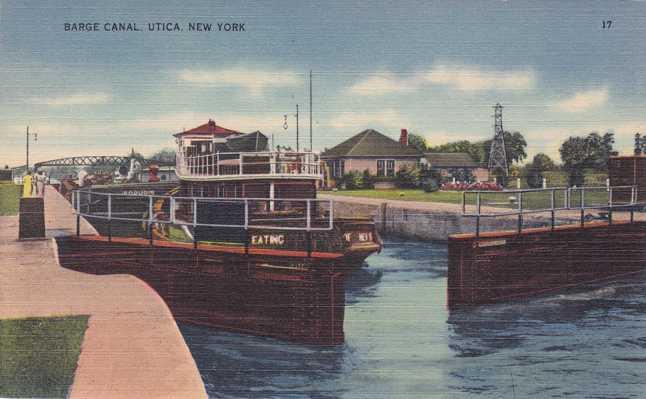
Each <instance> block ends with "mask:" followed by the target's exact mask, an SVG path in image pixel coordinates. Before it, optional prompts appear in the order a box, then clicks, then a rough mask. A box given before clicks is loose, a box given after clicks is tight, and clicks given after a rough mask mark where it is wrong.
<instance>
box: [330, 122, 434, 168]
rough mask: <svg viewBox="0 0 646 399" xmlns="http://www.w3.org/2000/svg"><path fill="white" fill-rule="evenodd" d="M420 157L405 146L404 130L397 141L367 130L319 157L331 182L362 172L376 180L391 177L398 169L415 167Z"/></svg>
mask: <svg viewBox="0 0 646 399" xmlns="http://www.w3.org/2000/svg"><path fill="white" fill-rule="evenodd" d="M421 157H422V153H420V152H419V151H418V150H417V149H416V148H415V147H411V146H409V145H408V131H407V130H406V129H402V130H401V134H400V137H399V141H396V140H393V139H391V138H390V137H388V136H386V135H384V134H383V133H380V132H378V131H376V130H373V129H367V130H364V131H362V132H361V133H359V134H356V135H354V136H352V137H350V138H349V139H347V140H345V141H344V142H342V143H341V144H338V145H336V146H334V147H332V148H330V149H329V150H326V151H324V152H323V153H322V154H321V159H322V160H323V161H325V163H326V164H327V167H328V170H329V174H330V177H331V178H332V179H339V178H340V177H342V176H343V175H344V174H346V173H349V172H351V171H356V172H363V171H365V170H367V171H368V172H370V174H371V175H373V176H377V177H386V178H388V177H395V174H396V173H397V172H398V171H399V170H401V169H402V168H404V167H405V168H409V169H410V168H412V167H414V166H415V165H417V164H419V162H420V159H421Z"/></svg>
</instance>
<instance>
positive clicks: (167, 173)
mask: <svg viewBox="0 0 646 399" xmlns="http://www.w3.org/2000/svg"><path fill="white" fill-rule="evenodd" d="M151 168H152V169H156V171H153V172H152V173H151ZM153 174H154V175H155V176H156V177H157V180H155V182H162V183H171V182H178V181H179V177H177V174H176V173H175V165H150V166H148V167H146V168H144V169H142V170H141V171H139V173H137V179H138V180H139V181H140V182H142V183H149V182H151V181H150V176H151V175H153Z"/></svg>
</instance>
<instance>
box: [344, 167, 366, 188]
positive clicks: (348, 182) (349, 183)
mask: <svg viewBox="0 0 646 399" xmlns="http://www.w3.org/2000/svg"><path fill="white" fill-rule="evenodd" d="M341 185H343V186H344V187H345V189H347V190H356V189H359V188H363V179H362V174H361V173H359V172H357V171H356V170H353V171H351V172H348V173H346V174H344V175H343V177H342V178H341Z"/></svg>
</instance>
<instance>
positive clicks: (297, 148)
mask: <svg viewBox="0 0 646 399" xmlns="http://www.w3.org/2000/svg"><path fill="white" fill-rule="evenodd" d="M298 151H299V146H298V104H296V152H298Z"/></svg>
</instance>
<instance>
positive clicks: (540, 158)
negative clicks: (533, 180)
mask: <svg viewBox="0 0 646 399" xmlns="http://www.w3.org/2000/svg"><path fill="white" fill-rule="evenodd" d="M531 165H532V167H533V168H534V169H536V170H538V171H539V172H545V171H548V170H555V169H556V164H555V163H554V161H552V158H550V157H549V156H547V155H545V154H543V153H542V152H539V153H538V154H536V155H534V159H533V160H532V163H531Z"/></svg>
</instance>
